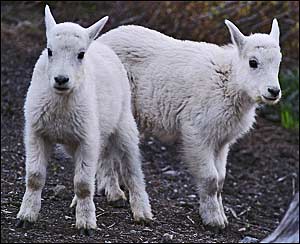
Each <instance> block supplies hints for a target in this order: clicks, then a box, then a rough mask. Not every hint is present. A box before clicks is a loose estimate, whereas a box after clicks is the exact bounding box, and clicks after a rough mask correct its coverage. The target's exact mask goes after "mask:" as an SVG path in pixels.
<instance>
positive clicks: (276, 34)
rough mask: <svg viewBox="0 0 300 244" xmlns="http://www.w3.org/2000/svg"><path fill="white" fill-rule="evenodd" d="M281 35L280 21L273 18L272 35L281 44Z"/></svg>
mask: <svg viewBox="0 0 300 244" xmlns="http://www.w3.org/2000/svg"><path fill="white" fill-rule="evenodd" d="M279 35H280V31H279V26H278V21H277V19H273V23H272V29H271V32H270V36H271V37H272V38H274V40H276V41H277V43H278V44H279Z"/></svg>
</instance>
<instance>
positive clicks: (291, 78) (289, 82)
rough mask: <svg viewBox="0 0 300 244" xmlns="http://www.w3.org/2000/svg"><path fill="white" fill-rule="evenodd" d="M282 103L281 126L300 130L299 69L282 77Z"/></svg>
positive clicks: (280, 106)
mask: <svg viewBox="0 0 300 244" xmlns="http://www.w3.org/2000/svg"><path fill="white" fill-rule="evenodd" d="M280 84H281V88H282V101H281V102H280V105H279V113H280V118H281V124H282V126H284V127H285V128H297V129H299V69H297V70H294V71H290V70H289V71H288V72H286V73H284V74H282V75H280Z"/></svg>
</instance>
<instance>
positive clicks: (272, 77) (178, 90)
mask: <svg viewBox="0 0 300 244" xmlns="http://www.w3.org/2000/svg"><path fill="white" fill-rule="evenodd" d="M225 23H226V25H227V27H228V28H229V31H230V33H231V37H232V41H233V45H228V46H224V47H220V46H217V45H215V44H210V43H205V42H193V41H181V40H176V39H173V38H171V37H168V36H166V35H163V34H161V33H159V32H157V31H154V30H150V29H147V28H144V27H140V26H121V27H119V28H117V29H114V30H111V31H109V32H107V33H105V34H103V35H102V36H101V37H100V38H99V39H98V42H101V43H104V44H107V45H108V46H110V47H111V48H112V49H113V50H114V51H115V52H116V53H117V55H118V56H119V57H120V59H121V61H122V63H123V64H124V66H125V68H126V70H127V73H128V77H129V79H130V82H131V89H132V92H133V96H132V99H133V101H132V104H133V109H134V114H135V116H136V119H137V120H138V123H139V126H140V127H141V128H142V129H146V130H150V131H151V132H152V133H154V134H156V135H158V136H160V137H162V136H165V135H178V136H180V138H181V140H182V149H183V154H184V158H185V161H186V163H187V164H188V166H189V168H190V170H191V173H192V174H193V175H194V177H195V180H196V185H197V189H198V194H199V198H200V215H201V217H202V220H203V222H204V224H208V225H212V226H218V227H221V228H224V227H225V225H226V224H227V219H226V216H225V214H224V209H223V204H222V198H221V191H222V188H223V183H224V179H225V172H226V158H227V154H228V150H229V146H230V145H231V144H232V143H234V142H235V140H236V139H237V138H239V137H241V136H242V135H243V134H245V133H246V132H247V131H249V129H250V128H251V126H252V125H253V123H254V120H255V109H256V107H257V104H258V103H259V102H264V103H269V104H274V103H276V102H277V101H278V100H279V99H280V96H281V92H280V86H279V82H278V72H279V64H280V61H281V53H280V47H279V27H278V23H277V21H276V19H274V21H273V25H272V30H271V33H270V34H253V35H250V36H244V35H243V34H242V33H241V32H240V31H239V30H238V28H237V27H236V26H235V25H234V24H233V23H231V22H230V21H228V20H226V21H225ZM253 60H254V61H253ZM250 61H251V62H252V63H253V62H254V63H255V62H256V64H257V68H255V67H250V63H249V62H250ZM254 65H255V64H254ZM270 89H271V91H272V90H277V93H278V94H276V95H274V94H271V93H270Z"/></svg>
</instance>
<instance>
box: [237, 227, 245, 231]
mask: <svg viewBox="0 0 300 244" xmlns="http://www.w3.org/2000/svg"><path fill="white" fill-rule="evenodd" d="M238 231H239V232H242V231H246V228H245V227H243V228H240V229H238Z"/></svg>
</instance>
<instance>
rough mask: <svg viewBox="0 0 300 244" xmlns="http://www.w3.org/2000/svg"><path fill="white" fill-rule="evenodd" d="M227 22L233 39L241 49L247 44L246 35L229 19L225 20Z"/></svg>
mask: <svg viewBox="0 0 300 244" xmlns="http://www.w3.org/2000/svg"><path fill="white" fill-rule="evenodd" d="M225 24H226V25H227V27H228V29H229V31H230V35H231V40H232V42H233V43H234V44H235V45H236V46H237V47H238V48H239V50H240V51H241V50H242V48H243V46H244V44H245V39H246V37H245V36H244V34H243V33H242V32H240V30H239V29H238V28H237V27H236V26H235V25H234V24H233V23H232V22H231V21H229V20H227V19H226V20H225Z"/></svg>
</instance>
